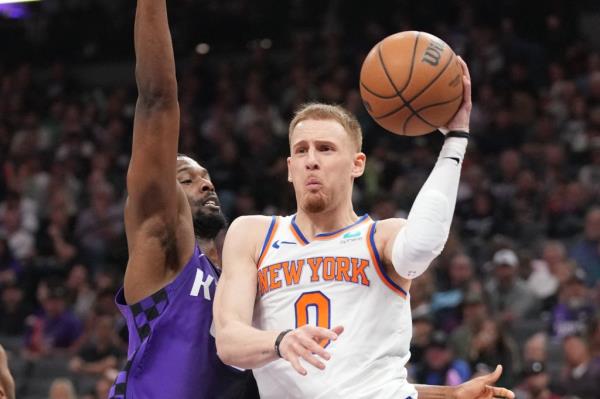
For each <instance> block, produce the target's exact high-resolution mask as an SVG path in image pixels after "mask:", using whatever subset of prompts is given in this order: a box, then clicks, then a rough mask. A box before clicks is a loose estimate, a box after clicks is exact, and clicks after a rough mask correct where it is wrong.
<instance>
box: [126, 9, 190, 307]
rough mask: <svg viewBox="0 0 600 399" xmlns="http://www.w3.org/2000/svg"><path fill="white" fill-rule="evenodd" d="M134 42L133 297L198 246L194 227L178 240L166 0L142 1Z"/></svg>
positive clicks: (180, 198) (175, 123)
mask: <svg viewBox="0 0 600 399" xmlns="http://www.w3.org/2000/svg"><path fill="white" fill-rule="evenodd" d="M134 44H135V53H136V67H135V76H136V81H137V87H138V99H137V103H136V108H135V118H134V122H133V144H132V151H131V160H130V162H129V169H128V171H127V192H128V199H127V203H126V205H125V227H126V234H127V241H128V247H129V255H130V261H129V264H128V266H127V271H126V273H125V296H126V298H127V299H128V301H129V299H132V298H135V299H141V298H142V297H144V296H145V295H148V294H150V293H152V292H154V290H155V289H158V288H160V287H161V286H162V284H164V280H165V279H166V278H167V277H166V274H167V272H166V270H175V269H177V268H178V267H179V266H181V264H180V263H181V258H182V256H186V255H187V254H181V253H179V251H180V248H183V247H184V248H185V249H186V250H188V249H190V248H193V230H192V229H191V227H190V228H189V229H188V230H189V243H185V246H181V245H175V243H176V242H177V241H178V240H181V239H182V237H181V236H180V235H178V234H176V232H181V231H182V228H181V227H178V226H179V225H180V224H179V223H178V214H179V210H180V209H183V208H182V206H185V204H186V202H185V196H184V194H183V192H182V190H181V188H180V187H178V183H177V181H176V162H177V146H178V137H179V104H178V102H177V82H176V77H175V60H174V55H173V46H172V44H171V34H170V32H169V26H168V19H167V6H166V2H165V0H138V2H137V9H136V16H135V27H134ZM182 204H183V205H182ZM190 226H191V219H190ZM185 231H186V232H187V230H185ZM185 238H187V237H185ZM181 252H183V250H181Z"/></svg>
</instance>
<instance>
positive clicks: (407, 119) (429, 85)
mask: <svg viewBox="0 0 600 399" xmlns="http://www.w3.org/2000/svg"><path fill="white" fill-rule="evenodd" d="M454 58H456V54H454V53H452V57H450V58H449V59H448V61H447V62H446V65H444V68H442V70H441V71H440V73H438V75H437V76H436V77H435V78H433V79H432V80H431V82H429V83H428V84H427V86H425V87H424V88H423V89H422V90H421V91H420V92H419V93H417V94H415V95H414V96H413V98H411V99H410V100H408V102H409V104H410V103H411V102H412V101H414V100H415V99H416V98H418V97H419V96H420V95H421V94H423V93H424V92H425V91H426V90H427V89H428V88H430V87H431V85H432V84H434V83H435V81H436V80H438V79H439V77H440V76H442V74H443V73H444V71H445V70H446V69H447V68H448V66H449V65H450V63H451V62H452V60H454ZM416 112H417V115H419V112H421V110H419V111H416ZM454 115H456V113H455V114H454ZM411 118H412V115H411V116H409V117H408V118H406V119H405V120H404V126H402V130H405V129H406V125H407V124H408V122H409V121H410V119H411ZM418 118H419V119H421V120H422V121H423V122H425V123H427V124H428V125H429V126H433V127H434V128H435V129H437V128H438V126H434V125H432V124H431V123H429V122H428V121H426V120H425V119H424V118H422V117H421V115H419V116H418Z"/></svg>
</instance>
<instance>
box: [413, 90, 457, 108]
mask: <svg viewBox="0 0 600 399" xmlns="http://www.w3.org/2000/svg"><path fill="white" fill-rule="evenodd" d="M462 96H463V94H462V93H460V94H459V95H458V96H456V97H454V98H452V99H450V100H448V101H442V102H439V103H435V104H429V105H426V106H424V107H423V108H419V109H418V110H417V112H421V111H423V110H424V109H427V108H431V107H437V106H438V105H444V104H449V103H451V102H453V101H456V100H458V99H459V98H461V97H462Z"/></svg>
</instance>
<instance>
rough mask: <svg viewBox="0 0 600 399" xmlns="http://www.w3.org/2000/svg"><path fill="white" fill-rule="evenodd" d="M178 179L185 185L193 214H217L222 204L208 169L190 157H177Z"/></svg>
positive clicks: (182, 185)
mask: <svg viewBox="0 0 600 399" xmlns="http://www.w3.org/2000/svg"><path fill="white" fill-rule="evenodd" d="M177 181H178V182H179V184H181V187H183V191H184V192H185V195H186V196H187V199H188V202H189V204H190V207H191V209H192V215H198V214H217V213H220V212H221V204H220V203H219V198H218V197H217V193H216V192H215V187H214V186H213V184H212V182H211V180H210V176H209V175H208V171H207V170H206V169H205V168H203V167H202V166H200V164H199V163H198V162H196V161H194V160H193V159H191V158H188V157H179V158H178V159H177Z"/></svg>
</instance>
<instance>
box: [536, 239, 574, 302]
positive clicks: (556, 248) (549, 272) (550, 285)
mask: <svg viewBox="0 0 600 399" xmlns="http://www.w3.org/2000/svg"><path fill="white" fill-rule="evenodd" d="M566 256H567V249H566V247H565V245H564V244H563V243H562V242H561V241H557V240H548V241H546V242H545V243H544V245H543V249H542V256H541V259H534V260H533V261H532V262H531V269H532V271H531V274H530V275H529V278H528V279H527V287H528V288H529V289H530V290H531V291H532V292H533V293H535V295H536V296H537V298H538V299H539V300H541V301H542V302H543V308H544V309H546V310H548V309H549V308H550V307H551V305H552V303H551V301H552V300H553V298H554V296H555V295H556V294H557V293H558V286H559V284H560V281H559V277H558V276H557V274H559V273H560V268H561V264H562V263H563V262H566V260H567V258H566Z"/></svg>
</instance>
